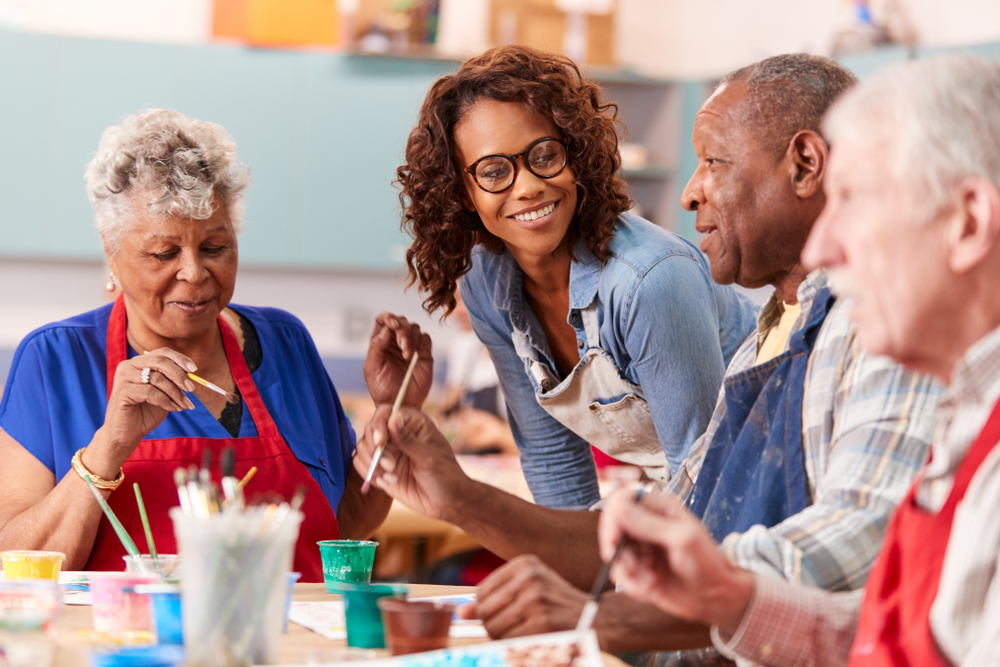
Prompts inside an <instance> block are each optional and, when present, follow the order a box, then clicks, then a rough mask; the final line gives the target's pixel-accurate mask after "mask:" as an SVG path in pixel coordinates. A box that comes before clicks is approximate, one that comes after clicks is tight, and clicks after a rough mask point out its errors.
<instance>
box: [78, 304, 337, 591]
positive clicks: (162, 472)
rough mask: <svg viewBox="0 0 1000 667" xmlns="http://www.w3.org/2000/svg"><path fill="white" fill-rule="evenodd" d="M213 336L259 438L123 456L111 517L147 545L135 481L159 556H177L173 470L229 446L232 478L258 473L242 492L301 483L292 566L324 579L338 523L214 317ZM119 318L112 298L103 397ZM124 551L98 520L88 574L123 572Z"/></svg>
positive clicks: (190, 443)
mask: <svg viewBox="0 0 1000 667" xmlns="http://www.w3.org/2000/svg"><path fill="white" fill-rule="evenodd" d="M218 322H219V330H220V331H221V333H222V343H223V345H224V347H225V350H226V359H228V361H229V368H230V370H231V371H232V374H233V379H234V380H235V381H236V386H237V387H239V390H240V394H242V396H243V402H244V405H245V407H244V409H247V410H249V411H250V416H251V417H252V418H253V421H254V424H255V425H256V427H257V433H258V436H257V437H254V438H218V439H217V438H168V439H161V440H143V441H142V442H140V443H139V446H138V447H136V449H135V451H134V452H132V454H131V455H130V456H129V457H128V460H126V461H125V464H124V465H123V466H122V468H123V469H124V470H125V484H123V485H122V486H121V487H120V488H119V489H118V490H117V491H116V492H114V493H112V494H111V497H110V498H109V499H108V504H109V505H110V506H111V509H113V510H114V511H115V514H116V515H117V516H118V519H119V520H120V521H121V522H122V525H124V526H125V530H127V531H128V534H129V535H130V536H131V537H132V539H133V540H134V541H135V543H136V545H137V546H140V551H143V552H144V553H145V552H147V549H142V547H141V545H144V544H145V542H146V540H145V536H144V533H143V529H142V520H141V519H140V517H139V509H138V507H137V505H136V501H135V494H134V493H133V492H132V483H133V482H138V483H139V488H140V489H141V490H142V497H143V500H145V502H146V511H147V513H148V514H149V523H150V526H151V528H152V531H153V539H154V540H155V541H156V549H157V551H158V552H159V553H165V554H166V553H177V551H176V550H177V545H176V541H175V538H174V527H173V522H172V521H171V520H170V517H169V516H168V515H167V510H168V509H169V508H171V507H174V506H176V505H178V504H179V502H178V499H177V487H176V486H174V470H175V469H176V468H177V467H178V466H180V467H184V468H187V467H188V466H189V465H197V466H199V467H200V465H201V460H202V452H204V451H205V450H206V449H208V450H210V451H211V452H212V461H213V462H218V461H220V460H221V457H222V450H223V449H224V448H225V447H232V448H233V449H234V450H235V453H236V468H235V473H234V474H235V475H236V476H237V477H242V476H243V475H244V474H246V472H247V471H248V470H250V468H251V467H252V466H256V467H257V473H256V474H255V475H254V477H253V479H252V480H251V481H250V482H249V484H248V488H247V492H248V495H252V494H253V493H254V492H257V491H259V492H272V491H273V492H276V493H279V494H281V495H282V496H283V497H284V498H286V499H289V498H291V497H292V495H293V494H294V493H295V487H296V486H297V485H299V484H306V485H307V487H308V489H309V493H307V494H306V500H305V503H304V504H303V505H302V512H303V514H304V515H305V517H304V518H303V521H302V525H301V527H300V528H299V540H298V543H297V544H296V545H295V561H294V565H293V567H294V568H295V570H296V571H298V572H301V573H302V579H301V581H303V582H320V581H323V566H322V563H321V562H320V556H319V547H317V546H316V542H317V541H319V540H332V539H337V537H338V536H339V535H340V531H339V529H338V526H337V517H336V516H335V515H334V513H333V510H332V509H330V505H329V503H328V502H327V500H326V496H324V495H323V492H322V490H320V486H319V484H318V483H317V482H316V480H315V479H313V477H312V475H311V474H309V469H308V468H306V466H305V465H303V464H302V463H301V462H300V461H299V460H298V459H296V458H295V454H293V453H292V450H291V449H289V447H288V445H287V444H285V440H284V438H282V437H281V434H280V433H279V432H278V427H277V426H276V425H275V423H274V420H273V419H272V418H271V413H269V412H268V410H267V406H265V405H264V401H263V400H262V399H261V397H260V394H259V393H258V392H257V386H256V385H255V384H254V381H253V378H252V377H251V375H250V369H249V368H248V367H247V363H246V360H245V359H244V358H243V352H242V351H241V350H240V346H239V343H238V342H237V340H236V336H235V335H234V334H233V332H232V330H231V329H230V328H229V325H228V324H226V322H225V321H224V320H223V319H222V318H221V317H220V318H219V320H218ZM125 327H126V313H125V304H124V302H123V301H122V297H121V296H119V297H118V300H117V301H116V302H115V305H114V308H113V309H112V310H111V318H110V320H109V321H108V352H107V354H108V396H109V397H110V396H111V389H112V386H113V384H114V378H115V369H117V368H118V364H120V363H121V362H122V361H125V359H126V356H127V352H126V349H127V348H126V338H125ZM217 467H218V466H217V465H215V466H213V468H216V469H214V470H213V471H212V477H213V479H215V480H216V481H218V480H219V471H218V470H217ZM124 555H125V548H124V547H123V546H122V545H121V542H120V541H119V540H118V537H117V536H116V535H115V532H114V529H113V528H112V527H111V524H110V523H108V520H107V518H105V517H102V518H101V524H100V526H99V527H98V529H97V538H96V539H95V540H94V549H93V551H91V553H90V560H88V561H87V566H86V568H85V569H87V570H113V571H120V570H123V569H124V566H125V562H124V561H123V560H122V556H124Z"/></svg>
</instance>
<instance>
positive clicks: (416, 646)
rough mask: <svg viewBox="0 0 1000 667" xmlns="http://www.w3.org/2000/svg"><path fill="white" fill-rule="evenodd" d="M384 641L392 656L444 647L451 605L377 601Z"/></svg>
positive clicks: (386, 599) (452, 606)
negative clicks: (383, 628)
mask: <svg viewBox="0 0 1000 667" xmlns="http://www.w3.org/2000/svg"><path fill="white" fill-rule="evenodd" d="M378 607H379V609H381V610H382V623H383V625H384V626H385V638H386V641H387V642H388V644H389V649H390V650H391V651H392V654H393V655H407V654H408V653H420V652H422V651H433V650H434V649H439V648H446V647H447V646H448V630H449V629H450V628H451V617H452V614H453V613H454V612H455V605H454V604H451V603H442V602H430V601H419V600H392V599H389V598H383V599H382V600H379V601H378Z"/></svg>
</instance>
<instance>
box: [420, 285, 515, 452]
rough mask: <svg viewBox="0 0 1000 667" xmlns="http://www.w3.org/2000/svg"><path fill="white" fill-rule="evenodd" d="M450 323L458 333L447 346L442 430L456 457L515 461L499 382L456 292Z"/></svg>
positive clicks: (484, 348)
mask: <svg viewBox="0 0 1000 667" xmlns="http://www.w3.org/2000/svg"><path fill="white" fill-rule="evenodd" d="M448 320H449V321H450V322H453V323H454V325H455V328H456V329H457V331H456V332H455V335H454V336H452V338H451V341H450V343H449V346H448V355H447V363H448V368H447V374H446V377H445V384H446V386H445V397H444V400H443V401H442V407H441V409H440V411H439V412H438V416H437V418H438V421H439V424H440V427H441V430H442V431H444V432H445V433H446V434H448V435H449V440H450V441H451V442H452V445H453V446H454V447H455V449H456V451H457V452H458V453H460V454H506V455H516V454H517V444H516V443H515V442H514V434H513V433H512V432H511V430H510V426H509V425H508V424H507V419H506V417H507V406H506V402H505V401H504V398H503V390H502V389H500V378H498V377H497V371H496V369H495V368H494V367H493V361H492V360H491V359H490V355H489V352H487V351H486V347H485V346H484V345H483V344H482V342H481V341H480V340H479V338H478V337H477V336H476V334H475V333H474V332H473V330H472V323H471V322H470V321H469V313H468V311H467V310H466V309H465V302H464V301H463V300H462V295H461V293H460V292H459V291H458V290H456V291H455V309H454V310H452V311H451V314H449V315H448Z"/></svg>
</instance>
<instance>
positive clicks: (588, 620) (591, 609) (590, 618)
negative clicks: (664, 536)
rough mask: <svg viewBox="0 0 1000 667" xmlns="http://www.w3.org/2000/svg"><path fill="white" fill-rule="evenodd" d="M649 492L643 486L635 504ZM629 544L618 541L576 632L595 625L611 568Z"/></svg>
mask: <svg viewBox="0 0 1000 667" xmlns="http://www.w3.org/2000/svg"><path fill="white" fill-rule="evenodd" d="M648 492H649V485H648V484H643V485H642V486H640V487H639V489H638V490H637V491H636V492H635V502H636V503H639V502H641V501H642V497H643V496H644V495H646V494H647V493H648ZM626 544H628V538H627V537H622V538H621V539H620V540H619V541H618V546H617V547H615V553H614V555H613V556H611V560H609V561H608V562H607V563H605V564H604V567H603V568H602V569H601V573H600V574H599V575H597V580H596V581H594V587H593V588H592V589H591V591H590V599H589V600H587V604H585V605H584V606H583V611H582V612H581V613H580V621H579V622H578V623H577V624H576V631H577V632H578V633H584V632H586V631H588V630H590V626H591V625H593V624H594V617H595V616H597V605H598V603H599V602H600V599H601V593H603V592H604V589H605V588H606V587H607V585H608V581H609V580H610V579H611V567H612V566H613V565H614V564H615V561H617V560H618V557H619V556H621V555H622V551H624V550H625V545H626Z"/></svg>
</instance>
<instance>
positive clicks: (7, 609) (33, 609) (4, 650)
mask: <svg viewBox="0 0 1000 667" xmlns="http://www.w3.org/2000/svg"><path fill="white" fill-rule="evenodd" d="M61 608H62V593H61V591H60V589H59V586H58V584H55V583H53V582H50V581H45V580H35V581H5V582H0V664H3V665H5V667H8V666H9V667H49V666H50V665H51V664H52V658H53V655H54V654H55V649H56V643H55V639H54V638H53V632H54V629H55V620H56V618H57V617H58V615H59V610H60V609H61Z"/></svg>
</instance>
